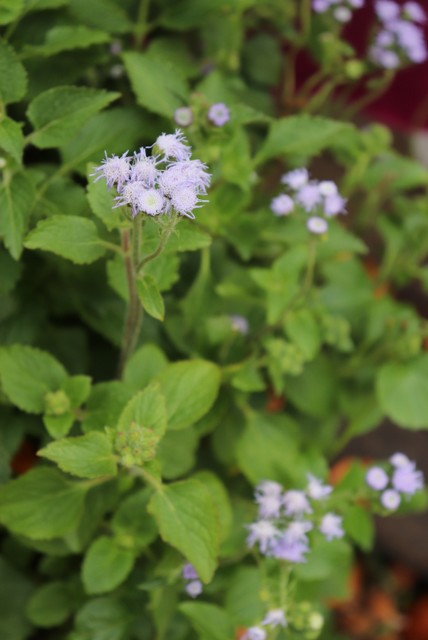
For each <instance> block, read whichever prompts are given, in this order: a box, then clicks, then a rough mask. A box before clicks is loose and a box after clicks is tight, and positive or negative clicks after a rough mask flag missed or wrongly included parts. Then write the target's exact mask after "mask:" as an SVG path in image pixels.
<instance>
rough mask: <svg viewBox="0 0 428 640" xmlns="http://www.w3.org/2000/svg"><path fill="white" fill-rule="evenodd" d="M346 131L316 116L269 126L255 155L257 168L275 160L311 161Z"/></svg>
mask: <svg viewBox="0 0 428 640" xmlns="http://www.w3.org/2000/svg"><path fill="white" fill-rule="evenodd" d="M349 127H350V125H349V124H347V123H344V122H340V121H338V120H330V119H328V118H321V117H319V116H315V117H314V116H309V115H306V114H304V115H298V116H290V117H288V118H282V119H280V120H276V121H274V122H273V124H272V125H271V127H270V129H269V133H268V136H267V138H266V140H265V142H264V144H263V145H262V147H261V149H260V151H259V152H258V154H257V156H256V158H255V163H256V165H259V164H261V163H263V162H266V160H270V159H271V158H276V157H278V156H286V157H293V156H297V157H298V158H299V159H300V158H302V157H303V158H311V157H313V156H316V155H317V154H318V153H320V152H321V151H322V150H323V149H325V148H326V147H328V146H332V145H333V143H334V142H335V140H336V139H337V137H338V136H340V135H341V133H342V132H343V131H345V130H346V129H348V128H349Z"/></svg>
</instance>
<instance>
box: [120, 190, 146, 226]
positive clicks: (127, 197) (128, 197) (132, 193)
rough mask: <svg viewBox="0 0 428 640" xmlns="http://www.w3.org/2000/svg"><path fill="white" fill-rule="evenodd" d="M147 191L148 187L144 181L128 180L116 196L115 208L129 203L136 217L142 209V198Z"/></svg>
mask: <svg viewBox="0 0 428 640" xmlns="http://www.w3.org/2000/svg"><path fill="white" fill-rule="evenodd" d="M145 191H146V187H145V186H144V184H143V183H142V182H127V183H126V184H125V185H124V187H123V188H122V189H121V190H120V192H119V195H118V196H116V197H115V202H116V204H115V205H114V208H116V207H124V206H126V205H128V206H130V207H131V211H132V217H133V218H134V217H135V216H136V215H137V213H138V212H139V211H140V198H141V196H142V194H143V193H144V192H145Z"/></svg>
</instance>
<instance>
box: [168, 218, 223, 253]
mask: <svg viewBox="0 0 428 640" xmlns="http://www.w3.org/2000/svg"><path fill="white" fill-rule="evenodd" d="M211 242H212V239H211V236H210V235H208V233H207V232H206V231H203V230H202V229H200V228H199V227H197V226H196V224H195V223H191V222H189V221H188V220H183V224H180V225H179V226H178V227H177V228H176V229H175V232H174V234H173V235H172V236H171V238H170V239H169V240H168V244H167V247H166V251H167V252H170V251H196V250H197V249H203V248H204V247H209V246H210V245H211Z"/></svg>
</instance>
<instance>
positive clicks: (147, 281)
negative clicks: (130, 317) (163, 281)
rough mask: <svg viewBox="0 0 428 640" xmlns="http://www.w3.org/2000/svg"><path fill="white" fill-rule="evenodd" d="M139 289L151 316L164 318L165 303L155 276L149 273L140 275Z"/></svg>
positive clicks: (141, 298) (140, 296) (145, 307)
mask: <svg viewBox="0 0 428 640" xmlns="http://www.w3.org/2000/svg"><path fill="white" fill-rule="evenodd" d="M137 291H138V297H139V298H140V302H141V304H142V305H143V307H144V310H145V311H147V313H148V314H149V316H152V318H156V320H163V319H164V316H165V305H164V302H163V298H162V296H161V294H160V291H159V289H158V286H157V283H156V280H155V279H154V278H153V276H150V275H149V274H144V275H142V276H139V278H138V280H137Z"/></svg>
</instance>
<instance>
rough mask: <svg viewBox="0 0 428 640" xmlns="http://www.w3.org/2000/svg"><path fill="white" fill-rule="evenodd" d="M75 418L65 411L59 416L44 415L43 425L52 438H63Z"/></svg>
mask: <svg viewBox="0 0 428 640" xmlns="http://www.w3.org/2000/svg"><path fill="white" fill-rule="evenodd" d="M75 420H76V418H75V415H74V414H73V413H71V411H67V412H66V413H63V414H62V415H60V416H52V415H46V414H45V415H44V416H43V424H44V425H45V427H46V431H47V432H48V433H49V435H50V436H52V438H63V437H64V436H66V435H67V433H68V432H69V431H70V429H71V427H72V426H73V424H74V422H75Z"/></svg>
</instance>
